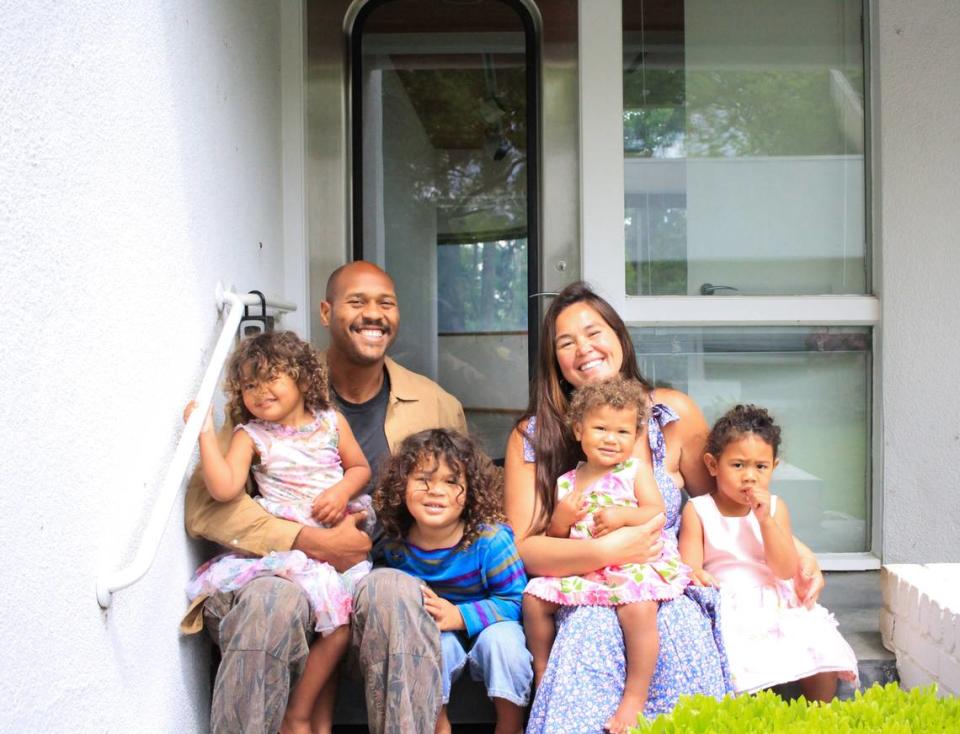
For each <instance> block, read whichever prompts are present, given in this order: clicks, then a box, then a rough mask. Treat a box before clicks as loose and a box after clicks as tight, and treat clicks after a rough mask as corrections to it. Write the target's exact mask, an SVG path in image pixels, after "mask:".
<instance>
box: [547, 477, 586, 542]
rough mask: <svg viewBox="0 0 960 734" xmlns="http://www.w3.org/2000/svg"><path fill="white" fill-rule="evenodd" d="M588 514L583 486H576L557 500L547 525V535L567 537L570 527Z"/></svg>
mask: <svg viewBox="0 0 960 734" xmlns="http://www.w3.org/2000/svg"><path fill="white" fill-rule="evenodd" d="M586 515H587V506H586V505H585V504H584V502H583V488H582V487H574V488H573V490H572V491H570V492H568V493H567V494H565V495H564V496H563V497H561V498H560V499H559V500H557V506H556V507H554V508H553V515H551V516H550V524H549V525H548V526H547V535H549V536H550V537H551V538H567V537H569V536H570V528H572V527H573V526H574V525H576V524H577V523H578V522H580V521H581V520H582V519H583V518H584V517H586Z"/></svg>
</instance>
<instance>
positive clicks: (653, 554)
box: [597, 513, 667, 564]
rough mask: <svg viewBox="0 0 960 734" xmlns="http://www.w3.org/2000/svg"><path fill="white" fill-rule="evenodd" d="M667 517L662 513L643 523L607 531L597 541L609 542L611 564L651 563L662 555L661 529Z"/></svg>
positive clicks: (608, 552)
mask: <svg viewBox="0 0 960 734" xmlns="http://www.w3.org/2000/svg"><path fill="white" fill-rule="evenodd" d="M666 521H667V518H666V517H665V516H664V515H663V514H662V513H661V514H658V515H655V516H654V517H652V518H651V519H650V520H647V522H645V523H643V524H642V525H636V526H627V527H622V528H618V529H617V530H613V531H611V532H610V533H607V534H606V535H604V536H603V538H598V539H597V542H600V543H605V544H607V555H608V556H609V558H610V564H622V563H649V562H650V561H653V560H656V559H657V558H659V557H660V552H661V551H662V550H663V541H662V540H660V531H661V530H662V529H663V525H664V523H665V522H666Z"/></svg>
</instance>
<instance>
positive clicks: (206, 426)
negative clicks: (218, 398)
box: [183, 400, 216, 433]
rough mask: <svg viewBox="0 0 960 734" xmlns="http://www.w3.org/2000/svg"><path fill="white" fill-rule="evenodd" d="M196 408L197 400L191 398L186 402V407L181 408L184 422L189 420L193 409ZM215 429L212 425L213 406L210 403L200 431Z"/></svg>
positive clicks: (205, 431)
mask: <svg viewBox="0 0 960 734" xmlns="http://www.w3.org/2000/svg"><path fill="white" fill-rule="evenodd" d="M196 409H197V401H196V400H191V401H190V402H189V403H187V405H186V407H185V408H184V409H183V422H184V423H186V422H187V421H189V420H190V416H191V415H192V414H193V411H195V410H196ZM214 430H216V429H215V428H214V425H213V406H212V405H211V406H210V407H209V408H208V409H207V417H206V418H204V420H203V428H201V429H200V433H213V431H214Z"/></svg>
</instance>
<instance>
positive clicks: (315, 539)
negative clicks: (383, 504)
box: [293, 512, 372, 573]
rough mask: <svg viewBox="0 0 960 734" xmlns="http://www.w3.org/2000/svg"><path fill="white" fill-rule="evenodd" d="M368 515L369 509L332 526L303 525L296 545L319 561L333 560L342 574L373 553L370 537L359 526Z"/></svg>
mask: <svg viewBox="0 0 960 734" xmlns="http://www.w3.org/2000/svg"><path fill="white" fill-rule="evenodd" d="M366 516H367V513H365V512H354V513H352V514H350V515H347V516H346V517H345V518H344V519H343V522H341V523H340V524H338V525H335V526H334V527H332V528H310V527H303V528H301V529H300V533H299V534H298V535H297V539H296V540H295V541H294V543H293V548H294V550H300V551H303V552H304V553H306V554H307V555H308V556H310V557H311V558H314V559H316V560H318V561H325V562H326V563H329V564H330V565H331V566H333V567H334V568H335V569H337V571H340V572H341V573H342V572H343V571H346V570H347V569H348V568H350V567H352V566H356V565H357V564H358V563H360V561H365V560H366V559H367V554H368V553H369V552H370V547H371V545H372V543H371V542H370V536H369V535H367V534H366V533H365V532H363V531H362V530H360V529H358V528H357V525H358V524H359V523H361V522H363V520H364V518H366Z"/></svg>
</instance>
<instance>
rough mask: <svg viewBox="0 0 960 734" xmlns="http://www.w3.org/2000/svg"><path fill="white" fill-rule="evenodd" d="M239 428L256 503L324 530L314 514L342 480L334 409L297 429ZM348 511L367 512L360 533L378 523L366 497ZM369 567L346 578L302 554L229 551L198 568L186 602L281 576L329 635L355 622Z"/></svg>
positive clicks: (257, 423) (256, 423) (253, 424)
mask: <svg viewBox="0 0 960 734" xmlns="http://www.w3.org/2000/svg"><path fill="white" fill-rule="evenodd" d="M236 430H238V431H240V430H242V431H246V433H247V434H248V435H249V436H250V438H251V440H252V441H253V444H254V446H255V447H256V451H257V455H258V456H259V458H260V463H259V464H255V465H254V466H253V467H252V468H251V470H250V471H251V473H252V474H253V477H254V479H255V480H256V483H257V488H258V489H259V491H260V497H258V498H257V501H258V502H259V503H260V504H261V505H262V506H263V507H264V509H265V510H267V511H268V512H269V513H270V514H272V515H276V516H277V517H281V518H284V519H285V520H293V521H294V522H298V523H300V524H301V525H310V526H312V527H319V523H317V521H316V520H314V519H313V517H312V516H311V514H310V511H311V508H312V503H313V500H314V499H315V498H316V497H318V496H319V495H320V494H322V493H323V492H324V491H326V489H327V488H329V487H332V486H333V485H334V484H336V483H337V482H339V481H340V479H342V478H343V467H342V466H341V464H340V453H339V450H338V445H339V442H340V433H339V431H338V430H337V414H336V412H335V411H333V410H326V411H322V412H320V413H317V414H315V416H314V420H313V421H312V422H311V423H309V424H308V425H306V426H301V427H299V428H293V427H290V426H284V425H281V424H279V423H271V422H269V421H262V420H252V421H250V422H249V423H244V424H243V425H240V426H237V428H236ZM347 510H348V511H349V512H358V511H361V510H363V511H365V512H366V513H367V515H366V520H365V521H364V524H363V526H362V528H363V529H366V530H367V531H368V532H370V529H372V528H373V525H374V523H375V518H374V515H373V510H372V508H371V504H370V496H369V495H361V496H360V497H358V498H357V499H355V500H353V501H351V502H350V503H349V504H348V505H347ZM370 568H371V565H370V563H369V561H362V562H360V563H358V564H357V565H356V566H353V567H352V568H350V569H348V570H347V571H345V572H344V573H342V574H341V573H337V571H336V569H334V567H333V566H331V565H330V564H329V563H323V562H322V561H316V560H314V559H312V558H310V557H308V556H307V555H306V554H305V553H303V552H302V551H298V550H293V551H282V552H273V553H270V554H268V555H266V556H264V557H262V558H259V557H256V556H246V555H242V554H239V553H225V554H223V555H220V556H217V557H216V558H212V559H211V560H209V561H207V562H206V563H204V564H203V565H202V566H200V568H198V569H197V572H196V573H195V574H194V575H193V578H192V579H191V580H190V583H189V584H187V597H188V598H189V599H190V601H193V600H194V599H196V598H197V597H199V596H211V595H213V594H216V593H217V592H221V591H236V590H237V589H240V588H242V587H243V586H245V585H246V584H248V583H250V582H251V581H252V580H253V579H255V578H258V577H260V576H279V577H281V578H285V579H287V580H288V581H292V582H293V583H295V584H297V585H298V586H299V587H300V588H301V589H303V591H304V592H305V593H306V595H307V598H308V599H309V600H310V610H311V612H313V616H314V622H315V628H316V630H317V632H319V633H321V634H323V635H327V634H329V633H331V632H333V630H335V629H336V628H337V627H340V626H342V625H345V624H347V623H348V622H349V621H350V613H351V612H352V611H353V591H354V588H355V587H356V583H357V581H359V580H360V579H361V578H363V577H364V576H366V575H367V574H368V573H369V572H370Z"/></svg>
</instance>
